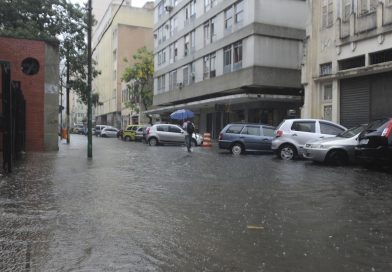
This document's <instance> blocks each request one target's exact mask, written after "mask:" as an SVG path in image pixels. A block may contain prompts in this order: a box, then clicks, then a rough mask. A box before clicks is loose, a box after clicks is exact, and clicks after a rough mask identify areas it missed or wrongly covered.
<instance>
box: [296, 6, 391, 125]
mask: <svg viewBox="0 0 392 272" xmlns="http://www.w3.org/2000/svg"><path fill="white" fill-rule="evenodd" d="M307 4H308V8H309V15H310V17H309V21H308V24H307V29H306V35H307V37H306V46H305V47H306V50H305V58H304V66H303V69H302V83H303V84H304V89H305V103H304V107H303V112H302V113H303V117H313V118H323V119H327V120H332V121H335V122H338V123H341V124H342V125H344V126H346V127H352V126H355V125H359V124H363V123H368V122H369V120H372V119H376V118H380V117H385V116H392V106H391V105H392V73H391V71H392V1H391V0H322V1H315V0H313V1H312V0H308V1H307Z"/></svg>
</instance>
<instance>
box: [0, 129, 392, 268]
mask: <svg viewBox="0 0 392 272" xmlns="http://www.w3.org/2000/svg"><path fill="white" fill-rule="evenodd" d="M71 141H72V143H71V145H70V146H67V145H65V144H61V145H60V151H59V152H53V153H45V154H28V155H26V157H25V159H24V160H23V161H22V162H21V163H19V164H18V166H17V167H16V169H15V173H14V174H12V175H11V176H7V177H2V178H1V180H0V271H279V272H281V271H301V272H304V271H328V272H329V271H355V272H357V271H371V272H373V271H392V227H391V226H392V175H391V174H390V173H389V174H388V173H385V172H376V171H369V170H366V169H363V168H361V167H345V168H343V167H338V168H333V167H325V166H320V165H315V164H313V163H310V162H307V161H295V162H284V161H280V160H277V159H275V158H274V156H272V155H268V154H267V155H266V154H249V155H246V156H240V157H233V156H232V155H230V154H229V153H227V152H223V151H219V150H218V149H217V148H216V147H215V148H213V149H205V148H195V149H194V152H193V153H190V154H189V153H187V152H186V148H185V147H173V146H170V147H167V146H162V147H149V146H147V145H144V144H141V143H133V142H122V141H119V140H117V139H101V138H94V142H93V148H94V151H93V156H94V158H93V160H87V159H86V157H87V156H86V153H87V152H86V141H87V140H86V137H84V136H79V135H72V139H71Z"/></svg>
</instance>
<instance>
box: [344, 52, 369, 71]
mask: <svg viewBox="0 0 392 272" xmlns="http://www.w3.org/2000/svg"><path fill="white" fill-rule="evenodd" d="M338 65H339V70H340V71H342V70H347V69H352V68H358V67H363V66H365V56H364V55H362V56H358V57H354V58H348V59H343V60H339V61H338Z"/></svg>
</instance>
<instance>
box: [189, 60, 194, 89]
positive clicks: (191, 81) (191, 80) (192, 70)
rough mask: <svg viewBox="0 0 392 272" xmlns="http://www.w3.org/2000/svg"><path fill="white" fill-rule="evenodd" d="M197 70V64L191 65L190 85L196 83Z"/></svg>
mask: <svg viewBox="0 0 392 272" xmlns="http://www.w3.org/2000/svg"><path fill="white" fill-rule="evenodd" d="M195 71H196V68H195V63H194V62H192V63H191V75H190V79H189V84H192V83H194V82H195V79H196V72H195Z"/></svg>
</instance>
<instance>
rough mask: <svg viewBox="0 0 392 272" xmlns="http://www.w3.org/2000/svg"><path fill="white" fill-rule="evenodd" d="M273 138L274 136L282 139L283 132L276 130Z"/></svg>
mask: <svg viewBox="0 0 392 272" xmlns="http://www.w3.org/2000/svg"><path fill="white" fill-rule="evenodd" d="M275 136H276V137H282V136H283V131H282V130H277V131H276V132H275Z"/></svg>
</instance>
